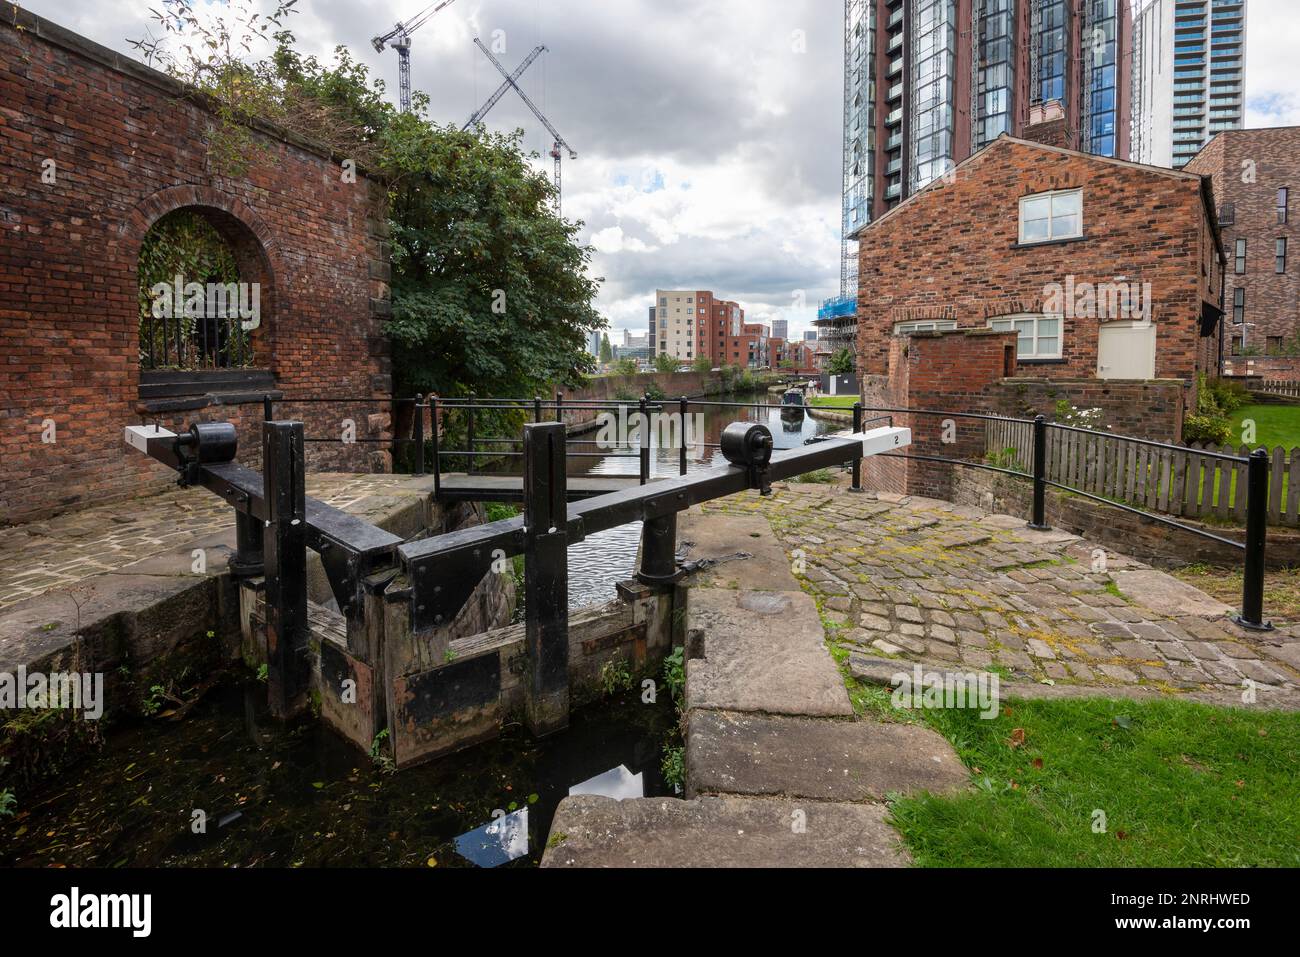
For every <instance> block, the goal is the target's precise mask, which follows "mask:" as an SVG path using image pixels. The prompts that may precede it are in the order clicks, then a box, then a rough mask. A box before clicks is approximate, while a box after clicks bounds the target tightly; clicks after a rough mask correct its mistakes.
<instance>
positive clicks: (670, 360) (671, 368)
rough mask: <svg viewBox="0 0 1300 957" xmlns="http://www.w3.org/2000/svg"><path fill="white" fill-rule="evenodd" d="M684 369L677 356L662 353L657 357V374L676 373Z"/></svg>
mask: <svg viewBox="0 0 1300 957" xmlns="http://www.w3.org/2000/svg"><path fill="white" fill-rule="evenodd" d="M681 367H682V361H681V360H680V359H678V358H677V357H676V356H670V355H669V354H668V353H666V352H661V353H659V355H657V356H655V372H676V371H677V370H678V369H680V368H681Z"/></svg>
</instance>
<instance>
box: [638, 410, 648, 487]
mask: <svg viewBox="0 0 1300 957" xmlns="http://www.w3.org/2000/svg"><path fill="white" fill-rule="evenodd" d="M637 408H638V410H639V411H640V413H641V420H640V424H639V425H638V426H637V430H636V437H637V443H638V445H639V449H638V451H639V453H640V462H639V463H638V466H639V470H640V474H641V484H642V485H645V484H646V483H647V482H649V481H650V417H649V416H648V415H647V414H646V397H645V396H644V395H643V396H641V403H640V405H639V406H637Z"/></svg>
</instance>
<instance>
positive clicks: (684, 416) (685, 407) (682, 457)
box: [677, 396, 691, 475]
mask: <svg viewBox="0 0 1300 957" xmlns="http://www.w3.org/2000/svg"><path fill="white" fill-rule="evenodd" d="M690 409H691V403H690V402H689V401H688V400H687V398H686V396H682V402H681V412H680V415H681V424H680V426H679V429H678V431H679V432H680V434H681V440H682V450H681V453H680V454H679V455H678V462H677V464H678V470H679V471H680V472H681V474H682V475H685V474H686V429H687V423H688V422H689V421H690V417H691V411H690Z"/></svg>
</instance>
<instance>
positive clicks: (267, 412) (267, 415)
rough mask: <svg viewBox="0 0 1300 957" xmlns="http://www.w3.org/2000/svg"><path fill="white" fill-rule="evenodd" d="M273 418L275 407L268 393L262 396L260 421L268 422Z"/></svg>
mask: <svg viewBox="0 0 1300 957" xmlns="http://www.w3.org/2000/svg"><path fill="white" fill-rule="evenodd" d="M274 418H275V408H274V407H273V404H272V402H271V397H270V396H269V395H264V396H262V421H263V422H270V421H271V420H272V419H274Z"/></svg>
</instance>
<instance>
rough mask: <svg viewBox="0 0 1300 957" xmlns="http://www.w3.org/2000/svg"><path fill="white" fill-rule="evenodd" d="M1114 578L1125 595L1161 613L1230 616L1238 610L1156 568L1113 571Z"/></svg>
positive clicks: (1212, 616)
mask: <svg viewBox="0 0 1300 957" xmlns="http://www.w3.org/2000/svg"><path fill="white" fill-rule="evenodd" d="M1111 579H1112V580H1113V581H1114V582H1115V585H1116V586H1117V587H1118V588H1119V590H1120V592H1121V593H1122V594H1123V595H1125V596H1126V597H1128V598H1130V599H1132V600H1133V601H1136V602H1140V603H1141V604H1142V607H1144V608H1149V609H1151V611H1154V612H1155V613H1156V614H1159V615H1168V616H1170V617H1177V616H1184V615H1194V616H1197V617H1203V618H1227V617H1228V616H1230V615H1233V614H1235V613H1236V609H1234V608H1233V607H1232V606H1231V605H1225V604H1224V603H1223V602H1221V601H1216V600H1215V599H1213V598H1211V597H1210V596H1209V595H1207V594H1205V592H1203V591H1201V590H1200V589H1199V588H1196V587H1194V586H1192V585H1189V584H1187V583H1186V582H1184V581H1179V580H1178V579H1177V578H1174V577H1173V576H1172V575H1166V574H1165V573H1164V572H1159V571H1156V570H1155V569H1154V568H1138V569H1133V570H1132V571H1115V570H1112V571H1111Z"/></svg>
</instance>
